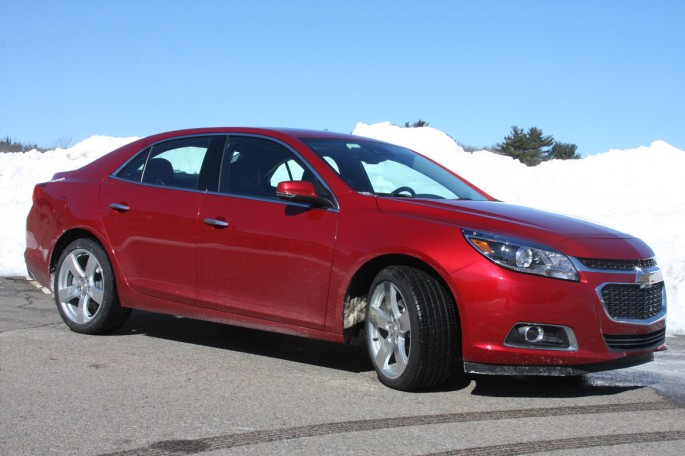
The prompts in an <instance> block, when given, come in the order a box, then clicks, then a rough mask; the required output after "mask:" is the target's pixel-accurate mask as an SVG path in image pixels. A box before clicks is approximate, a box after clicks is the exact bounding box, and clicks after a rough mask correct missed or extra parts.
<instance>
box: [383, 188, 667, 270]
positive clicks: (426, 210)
mask: <svg viewBox="0 0 685 456" xmlns="http://www.w3.org/2000/svg"><path fill="white" fill-rule="evenodd" d="M376 201H377V205H378V209H379V210H381V211H384V212H395V213H402V214H403V215H405V216H409V217H418V218H429V219H431V220H434V221H436V222H441V223H449V224H454V225H456V226H457V227H459V228H462V229H468V230H476V231H483V232H487V233H492V234H500V235H504V236H511V237H515V238H518V239H522V240H529V241H533V242H537V243H541V244H544V245H547V246H548V247H552V248H555V249H557V250H559V251H561V252H563V253H565V254H567V255H572V256H577V257H584V258H612V259H638V258H640V259H641V258H649V257H652V256H654V253H653V252H652V250H651V249H650V248H649V247H648V246H647V245H646V244H645V243H644V242H642V241H641V240H639V239H637V238H635V237H633V236H630V235H628V234H625V233H621V232H620V231H616V230H614V229H611V228H607V227H605V226H602V225H598V224H596V223H592V222H589V221H586V220H581V219H577V218H573V217H569V216H566V215H562V214H557V213H553V212H546V211H541V210H538V209H533V208H529V207H525V206H518V205H515V204H508V203H503V202H498V201H470V200H446V201H435V200H420V199H416V200H412V199H400V198H377V199H376Z"/></svg>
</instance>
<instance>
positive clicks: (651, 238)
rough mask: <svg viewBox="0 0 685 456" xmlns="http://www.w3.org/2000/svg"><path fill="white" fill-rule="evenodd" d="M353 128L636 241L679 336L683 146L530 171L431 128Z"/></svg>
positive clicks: (503, 195) (684, 239)
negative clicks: (642, 245) (656, 274)
mask: <svg viewBox="0 0 685 456" xmlns="http://www.w3.org/2000/svg"><path fill="white" fill-rule="evenodd" d="M353 133H354V134H356V135H360V136H366V137H370V138H376V139H380V140H383V141H387V142H391V143H394V144H399V145H401V146H405V147H409V148H411V149H414V150H416V151H417V152H420V153H422V154H424V155H426V156H427V157H429V158H431V159H433V160H435V161H437V162H438V163H440V164H442V165H443V166H446V167H447V168H449V169H451V170H453V171H454V172H456V173H457V174H459V175H460V176H462V177H463V178H465V179H467V180H468V181H470V182H471V183H473V184H474V185H476V186H478V187H479V188H481V189H483V190H485V191H486V192H487V193H489V194H490V195H492V196H493V197H495V198H498V199H501V200H502V201H506V202H509V203H515V204H522V205H525V206H530V207H535V208H538V209H544V210H547V211H553V212H559V213H563V214H567V215H572V216H574V217H577V218H582V219H586V220H592V221H593V222H597V223H600V224H602V225H606V226H609V227H611V228H615V229H617V230H619V231H622V232H624V233H629V234H631V235H633V236H636V237H638V238H640V239H642V240H643V241H645V242H646V243H647V244H649V246H650V247H651V248H652V249H653V250H654V251H655V253H656V256H657V260H658V261H659V266H660V267H661V268H662V270H663V272H664V276H665V281H666V286H667V295H668V306H669V307H668V331H669V333H678V334H685V288H684V287H685V231H684V230H683V226H685V179H683V177H682V173H683V170H685V151H682V150H680V149H676V148H675V147H673V146H671V145H669V144H667V143H665V142H663V141H655V142H653V143H652V144H651V145H650V146H649V147H639V148H637V149H630V150H610V151H608V152H605V153H602V154H597V155H593V156H590V157H586V158H583V159H581V160H553V161H550V162H545V163H543V164H541V165H539V166H536V167H532V168H530V167H527V166H525V165H523V164H521V163H520V162H519V161H517V160H514V159H513V158H511V157H506V156H502V155H497V154H493V153H491V152H487V151H481V152H474V153H467V152H464V150H463V149H462V148H461V147H460V146H459V145H458V144H456V143H455V142H454V141H453V140H452V139H451V138H450V137H449V136H447V135H446V134H445V133H443V132H441V131H439V130H436V129H434V128H431V127H422V128H400V127H397V126H395V125H392V124H390V123H388V122H383V123H378V124H373V125H367V124H363V123H359V124H357V127H356V128H355V129H354V132H353Z"/></svg>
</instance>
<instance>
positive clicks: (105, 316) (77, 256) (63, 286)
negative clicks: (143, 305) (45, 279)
mask: <svg viewBox="0 0 685 456" xmlns="http://www.w3.org/2000/svg"><path fill="white" fill-rule="evenodd" d="M54 290H55V301H56V303H57V309H58V310H59V314H60V316H61V317H62V320H64V322H65V323H66V324H67V326H69V328H71V330H73V331H76V332H79V333H85V334H97V333H101V332H105V331H108V330H111V329H114V328H116V327H118V326H121V325H122V324H123V323H124V322H125V321H126V318H127V317H128V316H129V314H130V313H131V311H130V309H125V308H122V307H121V306H120V305H119V300H118V297H117V292H116V286H115V283H114V272H113V271H112V266H111V264H110V262H109V258H107V254H106V253H105V251H104V250H103V249H102V247H101V246H100V245H99V244H98V243H97V242H95V241H93V240H91V239H87V238H84V239H78V240H76V241H74V242H72V243H71V244H69V245H68V246H67V248H66V249H64V251H63V252H62V255H60V258H59V260H58V261H57V270H56V272H55V283H54Z"/></svg>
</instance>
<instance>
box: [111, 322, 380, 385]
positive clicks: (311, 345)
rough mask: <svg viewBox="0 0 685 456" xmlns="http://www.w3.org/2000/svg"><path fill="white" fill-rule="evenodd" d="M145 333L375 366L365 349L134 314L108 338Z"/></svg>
mask: <svg viewBox="0 0 685 456" xmlns="http://www.w3.org/2000/svg"><path fill="white" fill-rule="evenodd" d="M133 334H144V335H146V336H149V337H155V338H160V339H166V340H174V341H177V342H184V343H188V344H195V345H203V346H206V347H213V348H220V349H223V350H231V351H237V352H241V353H249V354H253V355H260V356H267V357H273V358H278V359H283V360H287V361H293V362H297V363H304V364H311V365H315V366H320V367H326V368H330V369H339V370H343V371H348V372H355V373H359V372H368V371H372V370H373V367H372V366H371V362H370V361H369V356H368V353H367V351H366V348H365V347H363V346H361V347H360V346H345V345H342V344H336V343H333V342H326V341H321V340H315V339H308V338H305V337H297V336H289V335H285V334H277V333H271V332H266V331H259V330H256V329H248V328H242V327H238V326H230V325H225V324H220V323H212V322H207V321H200V320H193V319H190V318H179V317H173V316H169V315H162V314H155V313H150V312H143V311H133V313H132V314H131V316H130V317H129V319H128V321H127V322H126V324H125V325H124V326H123V327H121V328H120V329H118V330H117V331H115V332H112V333H110V334H109V336H125V335H133Z"/></svg>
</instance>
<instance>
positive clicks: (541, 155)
mask: <svg viewBox="0 0 685 456" xmlns="http://www.w3.org/2000/svg"><path fill="white" fill-rule="evenodd" d="M552 144H554V139H553V138H552V137H551V136H544V135H543V134H542V130H540V129H538V128H535V127H532V128H529V129H528V131H525V130H523V129H522V128H519V127H517V126H516V125H514V126H513V127H511V133H510V134H509V135H508V136H505V137H504V141H503V142H501V143H499V144H497V145H496V146H495V147H496V150H497V151H498V152H499V153H501V154H503V155H508V156H510V157H512V158H514V159H516V160H518V161H520V162H521V163H523V164H524V165H527V166H536V165H539V164H540V163H542V162H543V161H544V160H546V159H547V152H548V148H550V147H551V146H552Z"/></svg>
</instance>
